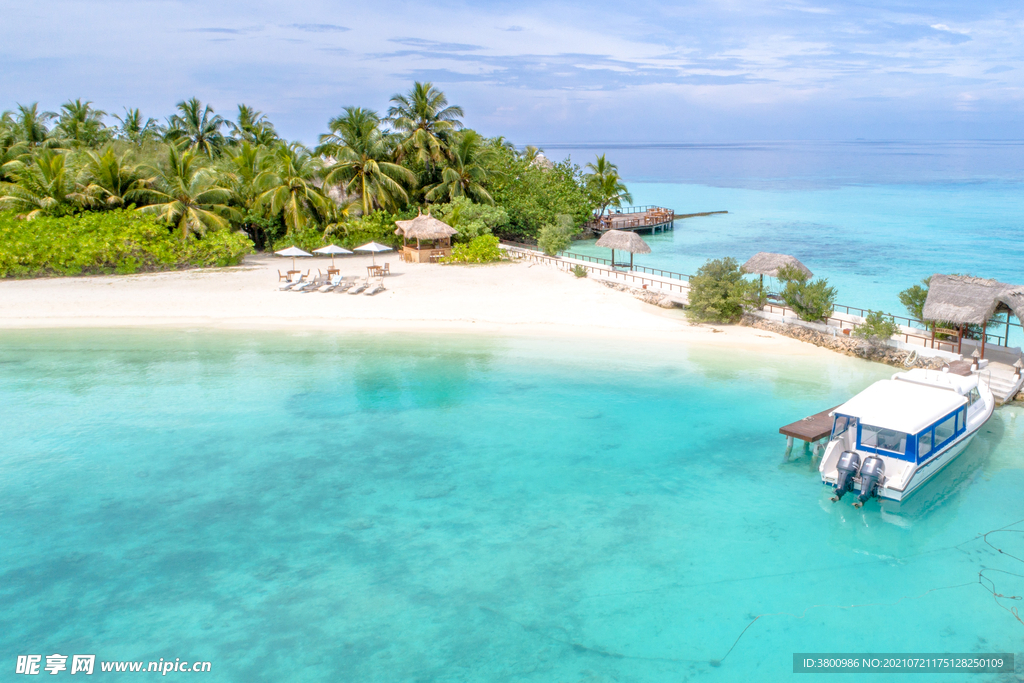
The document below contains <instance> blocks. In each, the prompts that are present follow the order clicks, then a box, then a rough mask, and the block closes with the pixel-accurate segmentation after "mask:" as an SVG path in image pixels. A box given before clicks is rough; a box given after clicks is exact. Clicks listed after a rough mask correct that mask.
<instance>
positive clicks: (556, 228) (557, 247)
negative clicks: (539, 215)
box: [537, 214, 573, 256]
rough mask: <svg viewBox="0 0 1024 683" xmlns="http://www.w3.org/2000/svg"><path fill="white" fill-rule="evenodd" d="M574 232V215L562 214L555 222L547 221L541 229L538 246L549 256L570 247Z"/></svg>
mask: <svg viewBox="0 0 1024 683" xmlns="http://www.w3.org/2000/svg"><path fill="white" fill-rule="evenodd" d="M572 233H573V228H572V217H571V216H567V215H564V214H563V215H560V216H558V217H557V218H556V219H555V222H554V223H545V224H544V227H542V228H541V229H540V236H539V237H538V238H537V246H538V247H540V248H541V251H543V252H544V253H545V254H547V255H548V256H554V255H555V254H557V253H558V252H560V251H565V250H566V249H568V248H569V245H570V244H571V243H572Z"/></svg>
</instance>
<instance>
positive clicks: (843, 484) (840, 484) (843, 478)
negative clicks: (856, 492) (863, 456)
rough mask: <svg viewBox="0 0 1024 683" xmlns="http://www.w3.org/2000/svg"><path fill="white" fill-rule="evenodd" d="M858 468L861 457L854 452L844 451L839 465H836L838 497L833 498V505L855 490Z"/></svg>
mask: <svg viewBox="0 0 1024 683" xmlns="http://www.w3.org/2000/svg"><path fill="white" fill-rule="evenodd" d="M858 467H860V455H859V454H858V453H855V452H854V451H843V454H842V455H840V456H839V464H838V465H836V495H835V496H833V497H832V502H833V503H834V502H836V501H837V500H839V499H840V498H842V497H843V495H844V494H845V493H846V492H847V491H849V490H850V489H852V488H853V476H854V475H855V474H857V468H858Z"/></svg>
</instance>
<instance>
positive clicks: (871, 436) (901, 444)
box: [860, 425, 907, 454]
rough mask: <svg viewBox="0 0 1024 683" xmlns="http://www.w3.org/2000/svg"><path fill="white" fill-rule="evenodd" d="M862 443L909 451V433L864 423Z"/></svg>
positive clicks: (902, 451)
mask: <svg viewBox="0 0 1024 683" xmlns="http://www.w3.org/2000/svg"><path fill="white" fill-rule="evenodd" d="M860 445H861V446H862V447H865V448H875V449H881V450H885V451H892V452H894V453H900V454H905V453H906V452H907V435H906V434H904V433H903V432H897V431H894V430H892V429H883V428H881V427H872V426H870V425H862V426H861V428H860Z"/></svg>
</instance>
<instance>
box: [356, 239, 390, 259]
mask: <svg viewBox="0 0 1024 683" xmlns="http://www.w3.org/2000/svg"><path fill="white" fill-rule="evenodd" d="M356 251H368V252H370V254H371V255H372V257H373V259H372V260H373V265H377V254H378V253H380V252H382V251H391V247H389V246H387V245H386V244H380V243H378V242H367V243H366V244H364V245H363V246H361V247H356Z"/></svg>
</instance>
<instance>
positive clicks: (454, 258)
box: [443, 235, 504, 263]
mask: <svg viewBox="0 0 1024 683" xmlns="http://www.w3.org/2000/svg"><path fill="white" fill-rule="evenodd" d="M503 258H504V253H503V252H502V251H501V247H499V246H498V238H497V237H495V236H494V235H480V236H479V237H477V238H476V239H474V240H473V241H472V242H463V243H462V244H456V245H455V246H454V247H452V255H451V256H449V257H448V258H446V259H444V260H443V262H444V263H493V262H494V261H500V260H502V259H503Z"/></svg>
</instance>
